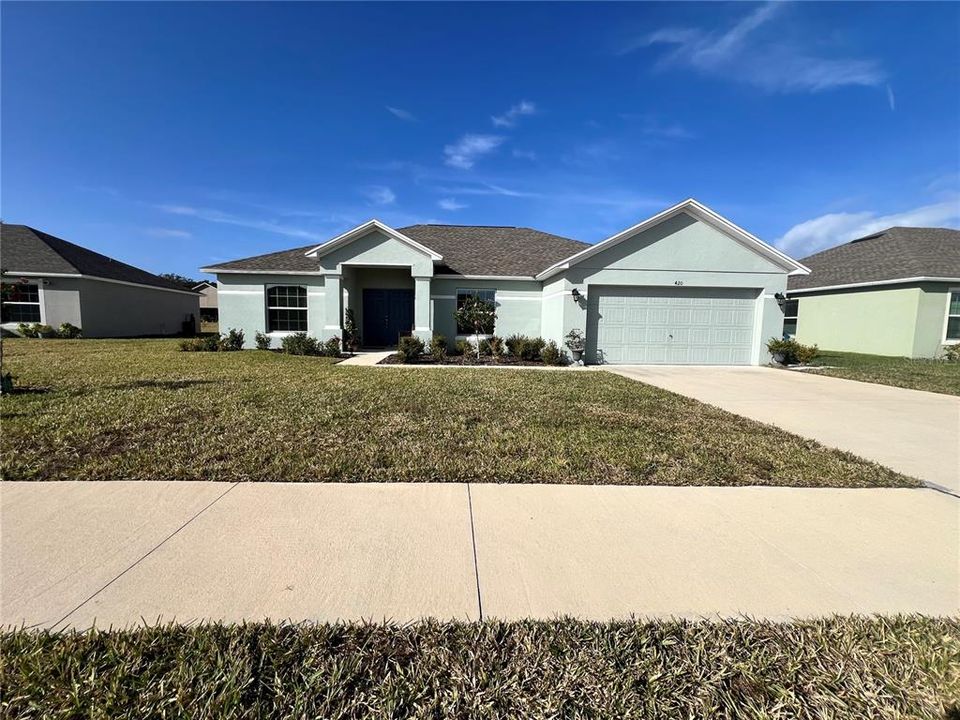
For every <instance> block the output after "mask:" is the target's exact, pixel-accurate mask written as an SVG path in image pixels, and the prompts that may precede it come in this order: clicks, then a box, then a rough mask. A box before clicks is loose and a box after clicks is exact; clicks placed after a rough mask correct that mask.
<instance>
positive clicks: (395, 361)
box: [377, 353, 557, 367]
mask: <svg viewBox="0 0 960 720" xmlns="http://www.w3.org/2000/svg"><path fill="white" fill-rule="evenodd" d="M377 364H378V365H476V366H480V365H515V366H516V365H524V366H532V367H557V366H555V365H547V364H546V363H545V362H543V360H521V359H520V358H516V357H509V356H501V357H498V358H495V357H492V356H490V355H481V356H480V357H479V358H478V357H476V356H468V355H448V356H447V359H446V360H444V361H443V362H440V363H438V362H437V361H436V360H434V359H433V358H432V357H430V356H429V355H424V356H422V357H420V358H418V359H417V360H416V361H414V362H408V363H405V362H403V361H402V360H401V359H400V356H399V355H397V354H396V353H394V354H393V355H388V356H387V357H385V358H384V359H383V360H381V361H380V362H379V363H377Z"/></svg>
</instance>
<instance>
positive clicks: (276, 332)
mask: <svg viewBox="0 0 960 720" xmlns="http://www.w3.org/2000/svg"><path fill="white" fill-rule="evenodd" d="M301 332H305V333H307V334H308V335H309V334H310V331H309V330H272V331H270V332H268V333H267V337H277V338H282V337H289V336H290V335H296V334H297V333H301Z"/></svg>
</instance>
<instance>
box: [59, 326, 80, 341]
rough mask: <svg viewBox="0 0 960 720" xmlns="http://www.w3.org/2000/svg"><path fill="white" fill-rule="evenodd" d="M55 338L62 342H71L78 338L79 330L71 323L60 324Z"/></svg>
mask: <svg viewBox="0 0 960 720" xmlns="http://www.w3.org/2000/svg"><path fill="white" fill-rule="evenodd" d="M57 337H59V338H63V339H64V340H73V339H75V338H78V337H80V328H78V327H77V326H76V325H74V324H73V323H68V322H65V323H60V329H59V330H57Z"/></svg>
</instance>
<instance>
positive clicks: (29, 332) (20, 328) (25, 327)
mask: <svg viewBox="0 0 960 720" xmlns="http://www.w3.org/2000/svg"><path fill="white" fill-rule="evenodd" d="M17 332H18V333H19V334H20V337H25V338H35V337H37V331H36V330H35V329H34V325H31V324H29V323H18V324H17Z"/></svg>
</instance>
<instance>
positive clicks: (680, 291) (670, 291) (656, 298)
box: [587, 286, 760, 365]
mask: <svg viewBox="0 0 960 720" xmlns="http://www.w3.org/2000/svg"><path fill="white" fill-rule="evenodd" d="M759 292H760V291H759V290H756V289H747V288H682V287H677V288H673V287H669V288H657V287H593V286H591V287H590V288H589V289H588V291H587V340H588V347H587V359H588V361H589V362H599V363H641V364H676V365H749V364H751V362H752V360H753V328H754V321H755V320H754V319H755V316H756V299H757V296H758V294H759Z"/></svg>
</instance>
